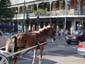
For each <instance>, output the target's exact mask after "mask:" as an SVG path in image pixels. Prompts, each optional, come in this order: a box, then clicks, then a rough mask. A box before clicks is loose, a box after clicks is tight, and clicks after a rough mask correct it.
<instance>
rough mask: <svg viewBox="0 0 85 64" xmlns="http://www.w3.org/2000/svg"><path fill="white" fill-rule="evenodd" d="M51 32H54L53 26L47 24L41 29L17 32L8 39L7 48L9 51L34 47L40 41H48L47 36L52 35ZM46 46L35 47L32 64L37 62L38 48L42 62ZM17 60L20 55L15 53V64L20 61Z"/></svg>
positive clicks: (40, 61)
mask: <svg viewBox="0 0 85 64" xmlns="http://www.w3.org/2000/svg"><path fill="white" fill-rule="evenodd" d="M50 32H52V27H51V26H47V27H44V28H42V29H39V30H38V31H32V32H24V33H17V34H15V35H13V36H11V37H10V38H9V39H8V40H7V42H6V47H5V50H6V51H7V52H17V51H19V50H23V49H25V48H28V47H32V46H34V45H39V44H40V43H43V42H46V40H47V38H49V37H50V36H52V33H50ZM46 44H47V42H46ZM44 48H45V45H41V46H38V47H36V48H33V50H34V54H33V61H32V64H35V58H36V52H37V50H38V49H39V50H40V58H39V64H42V56H43V50H44ZM17 60H18V57H17V55H15V56H14V64H17V63H18V62H17Z"/></svg>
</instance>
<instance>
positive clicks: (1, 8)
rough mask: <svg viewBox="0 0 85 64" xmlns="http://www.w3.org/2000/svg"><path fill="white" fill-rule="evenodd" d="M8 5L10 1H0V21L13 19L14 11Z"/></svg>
mask: <svg viewBox="0 0 85 64" xmlns="http://www.w3.org/2000/svg"><path fill="white" fill-rule="evenodd" d="M10 5H11V3H10V0H0V19H2V18H12V17H14V14H15V9H14V8H10V7H9V6H10Z"/></svg>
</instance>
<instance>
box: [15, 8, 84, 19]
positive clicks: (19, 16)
mask: <svg viewBox="0 0 85 64" xmlns="http://www.w3.org/2000/svg"><path fill="white" fill-rule="evenodd" d="M25 15H26V14H25ZM37 15H38V14H35V13H29V17H35V16H37ZM64 15H84V14H79V13H78V11H75V10H74V9H70V10H67V11H65V10H64V9H61V10H56V11H47V12H46V13H45V14H39V16H64ZM14 19H16V15H15V17H14ZM17 19H26V16H24V13H23V14H17Z"/></svg>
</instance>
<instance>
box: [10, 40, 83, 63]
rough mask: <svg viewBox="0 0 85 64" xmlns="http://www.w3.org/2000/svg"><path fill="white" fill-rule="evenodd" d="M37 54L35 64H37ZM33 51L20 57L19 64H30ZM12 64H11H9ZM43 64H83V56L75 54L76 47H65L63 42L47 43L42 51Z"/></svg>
mask: <svg viewBox="0 0 85 64" xmlns="http://www.w3.org/2000/svg"><path fill="white" fill-rule="evenodd" d="M38 54H39V51H38V53H37V59H36V64H38V59H39V57H38ZM32 55H33V51H30V52H28V53H27V54H25V55H24V56H20V58H19V64H23V63H24V64H31V62H32ZM11 64H12V63H11ZM43 64H85V59H84V58H83V56H81V55H79V54H78V53H77V46H76V45H67V44H66V43H65V41H64V40H56V41H55V42H54V43H52V42H49V43H48V45H47V46H46V49H45V50H44V55H43Z"/></svg>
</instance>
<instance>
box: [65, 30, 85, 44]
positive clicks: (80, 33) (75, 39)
mask: <svg viewBox="0 0 85 64" xmlns="http://www.w3.org/2000/svg"><path fill="white" fill-rule="evenodd" d="M81 41H85V30H77V31H74V32H73V34H71V35H68V36H66V42H67V44H78V43H79V42H81Z"/></svg>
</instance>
